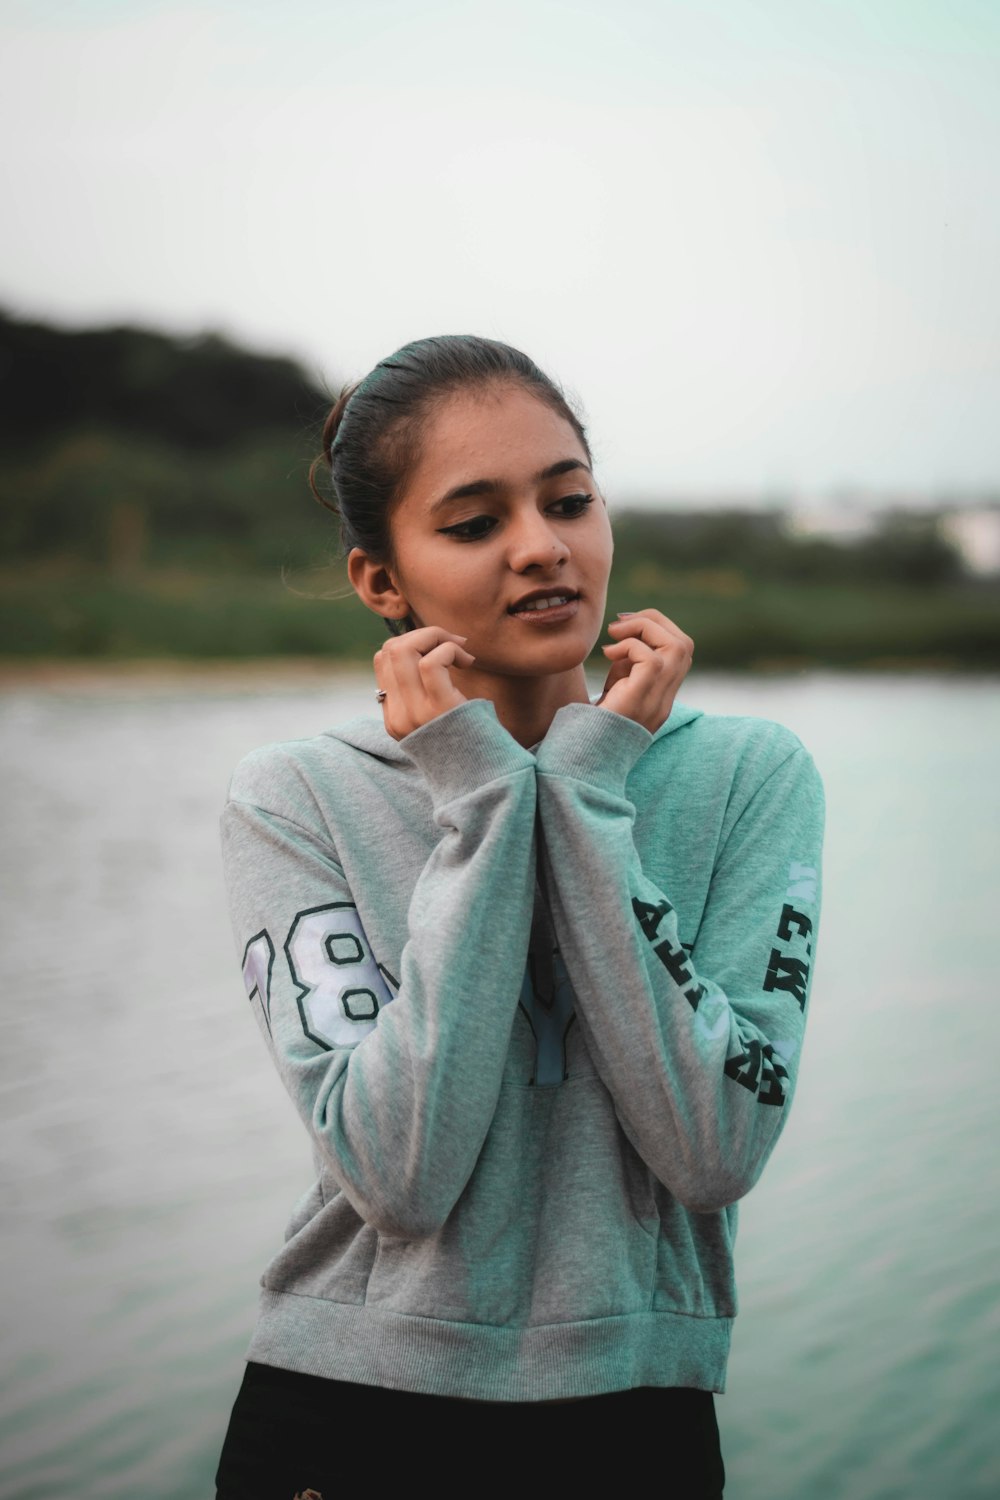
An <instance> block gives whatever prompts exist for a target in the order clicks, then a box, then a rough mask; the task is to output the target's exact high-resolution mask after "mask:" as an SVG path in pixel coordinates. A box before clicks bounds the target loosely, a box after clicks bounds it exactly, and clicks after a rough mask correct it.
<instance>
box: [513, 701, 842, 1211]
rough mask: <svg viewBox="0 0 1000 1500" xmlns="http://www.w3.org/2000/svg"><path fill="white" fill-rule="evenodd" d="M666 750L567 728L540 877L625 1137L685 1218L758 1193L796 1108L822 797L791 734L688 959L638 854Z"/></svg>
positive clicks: (730, 839) (543, 762)
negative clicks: (630, 780)
mask: <svg viewBox="0 0 1000 1500" xmlns="http://www.w3.org/2000/svg"><path fill="white" fill-rule="evenodd" d="M652 739H653V737H652V735H650V734H649V733H648V731H647V730H645V729H643V728H642V726H641V725H638V724H635V723H633V722H632V721H631V720H628V719H625V718H624V717H623V716H621V715H619V714H614V713H612V712H611V711H610V710H608V709H600V708H597V707H592V706H588V705H584V704H574V705H571V706H570V707H568V708H563V709H561V710H560V712H559V713H558V714H557V715H556V719H555V720H554V722H553V726H552V728H551V729H550V731H549V734H548V735H547V737H546V739H545V740H544V742H543V744H542V747H541V749H540V751H539V754H538V808H539V818H540V824H541V843H542V861H543V866H544V870H545V877H546V885H547V889H548V895H549V901H550V905H551V909H552V917H553V922H554V925H555V929H556V934H557V937H558V940H559V944H560V947H561V948H562V950H563V958H564V961H565V964H566V968H567V971H568V973H569V976H570V978H571V980H572V982H573V985H574V988H575V990H576V996H577V1014H578V1018H579V1021H580V1024H581V1026H582V1028H583V1033H584V1036H585V1039H586V1041H587V1044H588V1046H589V1048H590V1050H591V1053H592V1055H593V1057H594V1062H595V1066H596V1067H597V1070H598V1072H599V1074H600V1075H601V1077H602V1079H603V1081H604V1083H605V1085H606V1086H607V1088H608V1090H609V1092H610V1093H611V1095H612V1097H613V1099H614V1101H615V1108H616V1111H617V1114H618V1118H619V1120H620V1121H621V1124H622V1127H623V1129H624V1130H625V1132H626V1134H627V1135H628V1137H629V1139H630V1140H631V1141H632V1143H633V1145H634V1146H635V1147H636V1150H637V1151H638V1152H639V1154H640V1155H641V1156H642V1157H643V1159H644V1160H645V1162H646V1163H647V1165H648V1166H649V1167H650V1169H651V1170H652V1171H653V1172H654V1173H655V1175H656V1176H657V1177H658V1178H659V1179H660V1180H661V1181H662V1182H663V1183H664V1184H665V1185H666V1187H667V1188H669V1189H670V1191H671V1192H672V1193H673V1194H674V1196H675V1197H676V1198H677V1199H678V1200H679V1201H680V1202H681V1203H683V1204H684V1205H685V1206H686V1207H687V1208H690V1209H694V1210H703V1211H708V1210H712V1209H717V1208H721V1207H723V1206H725V1205H726V1204H729V1203H732V1202H735V1200H736V1199H738V1198H740V1197H742V1196H743V1195H744V1194H745V1193H747V1192H748V1191H749V1190H750V1188H751V1187H752V1186H753V1185H754V1183H755V1182H756V1180H757V1178H758V1177H759V1175H760V1172H761V1170H762V1169H763V1166H764V1164H765V1162H766V1160H767V1158H768V1156H769V1155H770V1152H771V1150H772V1148H773V1147H774V1144H775V1142H776V1141H777V1138H778V1135H779V1133H780V1131H781V1127H782V1124H783V1122H784V1118H785V1116H786V1114H787V1109H788V1105H789V1103H790V1101H791V1096H792V1091H793V1088H794V1083H795V1076H796V1072H797V1065H798V1058H799V1050H800V1047H801V1043H802V1034H803V1027H804V1023H805V1010H806V1002H807V998H808V991H809V980H810V970H811V967H812V962H813V957H814V953H815V943H816V925H817V919H818V914H819V868H820V854H821V844H822V829H823V791H822V785H821V782H820V780H819V776H818V774H817V772H816V768H815V766H814V765H813V762H812V759H811V758H810V756H809V754H808V752H807V751H806V750H805V749H804V748H803V747H802V746H801V744H800V743H799V741H798V740H797V739H796V738H795V736H794V735H792V734H791V733H790V732H789V731H787V730H779V731H777V734H776V736H775V738H774V741H773V743H772V745H771V747H770V751H769V756H768V761H767V764H766V765H765V767H764V769H763V771H762V772H760V773H759V774H758V775H757V777H756V784H755V785H753V786H752V787H750V788H747V789H745V790H744V791H743V793H742V799H743V800H742V806H741V807H740V808H739V809H738V811H737V813H736V816H735V818H734V819H733V820H731V821H730V823H729V825H728V833H727V834H726V835H725V837H724V840H723V842H722V844H721V847H720V848H719V849H718V850H717V853H716V858H715V864H714V871H713V874H712V878H711V884H710V887H709V892H708V898H707V902H706V905H705V910H704V914H703V917H702V920H701V924H700V926H699V928H698V933H697V937H696V939H695V942H694V944H693V947H692V949H691V951H690V953H688V952H687V951H686V950H685V948H684V947H683V946H682V944H681V941H680V933H679V928H678V918H677V913H676V912H675V910H674V907H673V905H672V903H671V901H670V893H669V892H668V891H662V890H660V889H658V888H657V886H656V885H655V884H654V883H653V882H652V881H651V880H650V879H648V878H647V876H646V875H645V874H644V872H643V869H642V865H641V863H640V860H639V856H638V853H637V851H636V848H635V844H634V841H633V837H632V828H633V823H634V819H635V808H634V806H633V804H632V803H631V802H630V801H629V799H628V797H627V795H626V792H625V781H626V777H627V776H628V773H629V771H630V770H631V768H632V766H633V765H634V764H635V762H636V761H637V760H638V758H639V756H640V755H641V754H642V753H643V751H644V750H646V749H647V748H648V747H649V745H650V744H651V743H652ZM706 774H711V772H710V769H708V768H706Z"/></svg>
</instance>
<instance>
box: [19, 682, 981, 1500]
mask: <svg viewBox="0 0 1000 1500" xmlns="http://www.w3.org/2000/svg"><path fill="white" fill-rule="evenodd" d="M371 692H372V683H371V679H370V676H369V675H368V674H361V675H352V676H344V675H338V676H334V675H333V674H331V675H330V676H329V677H324V676H320V675H316V676H314V677H310V678H308V679H303V678H299V677H294V676H290V677H288V678H284V677H283V676H282V674H281V672H280V669H276V670H275V671H274V672H273V673H271V674H270V675H269V676H268V677H266V678H264V679H259V680H255V679H252V678H247V677H243V676H236V675H234V676H231V677H230V676H227V675H225V674H222V675H219V676H205V675H201V674H196V675H193V676H191V677H186V676H185V675H183V674H178V675H175V676H166V677H162V678H155V677H154V678H149V679H146V678H142V677H126V678H124V679H116V678H115V677H114V676H113V675H106V676H102V675H97V676H94V677H92V678H89V679H87V680H83V681H75V680H74V679H72V678H70V679H67V680H66V681H64V682H61V683H60V682H59V681H52V682H49V683H34V684H33V683H31V682H30V681H24V682H21V683H12V684H8V685H7V686H6V687H5V688H4V689H2V691H0V772H2V787H3V796H4V802H5V804H6V806H5V813H4V826H5V832H4V839H3V845H2V849H0V869H2V876H3V884H4V895H3V924H4V929H5V945H4V961H3V972H4V974H5V976H6V979H7V987H6V994H5V997H4V1002H3V1036H4V1047H3V1052H2V1062H0V1122H2V1129H0V1158H2V1167H3V1177H4V1189H3V1193H4V1197H3V1202H4V1215H3V1229H2V1240H0V1246H2V1256H3V1289H4V1297H3V1308H2V1314H0V1339H2V1349H3V1365H2V1382H0V1496H2V1497H11V1500H13V1497H16V1500H43V1497H44V1500H50V1497H63V1496H73V1497H74V1500H86V1497H94V1500H113V1497H116V1496H121V1497H126V1496H127V1497H132V1496H135V1495H140V1494H141V1495H143V1496H149V1497H151V1500H153V1497H156V1500H202V1497H208V1496H211V1495H212V1494H213V1493H214V1488H213V1484H212V1476H213V1474H214V1469H215V1463H216V1460H217V1456H218V1451H219V1447H220V1444H221V1441H222V1436H223V1432H224V1430H225V1425H226V1421H227V1420H228V1414H229V1408H230V1405H231V1403H232V1399H233V1397H234V1395H235V1393H236V1389H237V1387H238V1384H239V1381H240V1378H241V1375H242V1360H243V1356H244V1352H245V1347H246V1343H247V1340H248V1337H249V1333H250V1329H251V1326H252V1323H253V1319H254V1314H255V1307H256V1298H257V1289H258V1285H257V1284H258V1277H259V1275H260V1272H261V1270H262V1268H263V1266H264V1264H265V1263H266V1261H267V1260H268V1259H269V1258H270V1256H271V1254H272V1253H273V1251H274V1250H275V1249H276V1248H277V1246H278V1244H279V1243H280V1241H281V1236H282V1233H283V1229H284V1224H285V1220H286V1217H287V1213H288V1210H289V1208H290V1206H291V1204H292V1203H293V1202H294V1200H295V1199H296V1198H297V1197H298V1196H299V1194H300V1192H301V1191H302V1190H303V1188H304V1187H305V1186H306V1185H307V1183H308V1180H309V1149H308V1142H307V1140H306V1138H305V1135H304V1132H303V1130H302V1127H301V1125H300V1123H299V1121H298V1119H297V1117H296V1116H295V1114H294V1111H293V1109H292V1106H291V1104H290V1103H289V1102H288V1100H287V1099H286V1098H285V1095H284V1093H283V1091H282V1088H281V1085H280V1084H279V1082H278V1080H277V1077H276V1075H274V1074H273V1072H272V1070H271V1065H270V1063H269V1061H268V1059H267V1056H266V1054H265V1050H264V1047H263V1045H262V1043H261V1039H260V1036H259V1033H258V1031H257V1027H256V1024H255V1023H254V1021H253V1019H252V1017H251V1015H250V1013H249V1010H248V1007H247V1004H246V997H245V993H244V990H243V985H242V980H241V976H240V972H239V967H238V964H237V960H236V954H235V951H234V947H233V940H232V936H231V932H230V927H229V919H228V914H227V911H226V906H225V900H224V895H223V890H222V882H221V873H220V864H219V855H218V839H217V819H218V812H219V808H220V806H221V803H222V800H223V798H224V795H225V790H226V784H227V779H228V775H229V772H230V770H231V769H232V766H233V765H234V764H235V762H236V760H238V759H239V757H240V756H241V755H242V754H243V753H244V751H246V750H248V749H250V748H252V747H253V746H255V745H257V744H261V743H263V742H265V741H268V740H274V739H289V738H295V737H299V736H303V735H309V734H313V733H315V732H317V731H318V730H320V729H322V728H324V727H326V726H327V725H329V724H330V723H333V722H336V721H337V720H339V719H343V718H346V717H349V716H351V715H353V714H355V713H357V712H369V711H373V710H374V704H373V702H372V697H371ZM683 697H684V700H685V701H686V702H688V703H692V704H697V705H698V706H700V707H703V708H705V709H706V710H708V711H712V712H723V713H750V714H759V715H762V716H764V717H767V718H775V719H778V720H780V721H781V722H783V723H785V724H788V725H789V726H790V727H791V728H793V729H794V730H795V731H796V732H797V733H798V734H800V735H801V737H802V739H803V740H804V741H805V742H806V744H807V745H808V746H809V748H810V749H811V750H812V751H813V754H814V756H815V758H816V761H817V763H818V765H819V767H820V770H821V772H822V773H823V776H824V779H825V782H826V786H827V794H828V804H829V831H828V842H827V858H826V870H825V875H826V878H825V909H824V915H823V923H822V927H821V931H820V938H819V949H818V964H817V971H816V981H815V987H814V991H813V997H812V1001H811V1008H810V1021H809V1026H808V1028H807V1034H806V1043H805V1049H804V1055H803V1062H802V1068H801V1073H800V1078H799V1086H798V1093H797V1097H796V1101H795V1105H794V1107H793V1110H792V1113H791V1117H790V1119H789V1123H788V1126H787V1129H786V1131H785V1134H784V1137H783V1139H782V1141H781V1143H780V1144H779V1146H778V1148H777V1150H776V1152H775V1155H774V1157H773V1158H772V1160H771V1162H770V1163H769V1165H768V1168H767V1170H766V1172H765V1174H764V1178H763V1180H762V1182H761V1183H760V1185H759V1186H758V1187H757V1188H756V1189H755V1190H754V1191H753V1193H752V1194H750V1196H749V1197H748V1198H747V1199H746V1200H745V1202H744V1204H743V1207H742V1211H741V1225H740V1235H739V1240H738V1244H737V1275H738V1282H739V1286H740V1291H741V1314H740V1317H739V1318H738V1320H737V1324H736V1332H735V1337H734V1345H733V1354H732V1359H731V1362H730V1370H729V1390H728V1392H727V1394H726V1395H725V1396H723V1397H720V1398H718V1401H717V1409H718V1412H719V1421H720V1427H721V1431H722V1438H723V1451H724V1456H725V1459H726V1466H727V1472H728V1482H727V1487H726V1493H727V1496H732V1497H733V1500H813V1497H820V1500H903V1497H905V1500H974V1497H984V1500H985V1497H990V1500H993V1497H995V1496H996V1495H997V1494H1000V1430H998V1427H997V1421H996V1412H997V1409H998V1405H1000V1361H998V1358H997V1354H996V1349H997V1342H996V1341H997V1338H998V1335H1000V1279H998V1274H997V1258H998V1245H1000V1215H998V1211H997V1207H996V1175H997V1174H996V1166H995V1161H996V1158H995V1155H994V1152H995V1146H994V1139H993V1137H994V1131H995V1129H996V1108H995V1099H996V1093H997V1088H996V1083H995V1073H996V1060H997V1057H998V1056H1000V1019H998V1014H1000V1011H998V985H997V981H996V978H995V971H996V963H995V951H996V950H995V948H994V943H995V941H996V933H997V912H998V910H1000V873H998V863H997V850H998V832H1000V774H998V772H1000V692H998V689H997V684H996V681H995V680H993V679H983V680H978V679H969V678H931V677H926V678H924V677H919V678H918V677H884V676H880V677H854V676H848V675H836V674H816V675H809V676H801V677H794V678H764V679H755V678H723V677H710V676H705V677H700V676H697V675H695V677H693V678H692V680H691V681H690V682H689V683H688V684H687V686H686V691H685V693H684V695H683Z"/></svg>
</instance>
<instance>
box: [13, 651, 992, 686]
mask: <svg viewBox="0 0 1000 1500" xmlns="http://www.w3.org/2000/svg"><path fill="white" fill-rule="evenodd" d="M601 670H602V666H601V662H600V661H599V660H598V659H597V658H595V659H594V670H593V672H592V674H591V675H592V676H593V677H594V678H595V679H598V680H599V679H600V675H601ZM877 674H884V675H887V676H900V677H915V676H920V675H921V674H926V675H933V676H963V677H996V676H997V672H996V671H995V670H991V669H989V668H984V667H981V666H967V665H964V664H963V663H962V662H960V661H957V660H953V659H950V658H946V657H873V658H872V659H871V660H870V661H868V662H859V663H857V664H855V665H852V666H831V665H827V664H824V663H822V662H807V661H798V660H795V659H788V660H783V661H779V660H774V661H762V662H759V663H758V664H757V665H756V666H754V667H705V666H698V667H696V668H695V673H694V675H695V677H696V678H697V677H698V676H711V677H719V676H724V677H811V676H820V675H821V676H824V677H830V676H836V677H857V676H866V677H867V676H873V675H877ZM352 679H353V680H354V681H355V682H356V683H357V685H358V686H359V687H361V688H363V687H364V686H365V685H366V684H367V683H369V682H370V681H371V680H372V673H371V668H370V667H369V666H368V665H367V663H365V662H361V661H357V662H345V661H344V660H343V659H342V658H340V659H336V658H332V659H330V660H328V661H323V660H319V659H317V658H316V657H313V656H291V657H266V656H265V657H253V658H239V657H234V658H227V657H218V658H208V659H203V658H192V657H182V656H178V657H148V658H141V657H136V658H123V659H119V660H112V659H109V658H103V659H100V658H90V659H87V660H81V659H79V658H72V657H62V658H60V657H53V658H42V657H0V692H8V691H12V690H16V689H18V688H23V687H31V688H36V689H41V690H42V691H46V690H49V691H52V692H60V691H63V690H65V689H70V690H72V691H73V692H80V693H84V694H86V693H88V692H95V693H106V692H109V691H110V692H114V691H116V690H117V691H122V692H130V691H133V690H134V689H135V688H137V687H142V688H145V689H148V690H151V691H154V692H155V691H157V690H163V691H170V690H171V689H174V688H176V687H178V686H183V687H184V688H186V689H190V690H194V691H204V692H213V691H218V689H219V688H228V689H242V690H250V691H261V690H263V691H267V692H281V691H283V690H287V691H290V692H294V691H299V690H301V689H302V688H308V687H316V688H322V687H323V686H324V685H328V686H329V687H330V689H331V691H332V690H334V689H338V688H342V687H343V684H344V682H345V680H348V681H349V680H352Z"/></svg>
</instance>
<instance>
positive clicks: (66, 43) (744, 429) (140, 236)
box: [0, 0, 1000, 498]
mask: <svg viewBox="0 0 1000 1500" xmlns="http://www.w3.org/2000/svg"><path fill="white" fill-rule="evenodd" d="M0 125H2V131H3V140H4V143H5V148H4V153H3V156H4V160H3V165H2V172H3V178H2V190H3V200H4V203H5V206H6V213H5V216H4V217H5V220H6V224H5V228H4V232H3V238H2V242H0V243H2V248H0V300H2V301H3V302H4V303H6V305H7V306H8V307H9V308H12V309H13V310H14V311H16V312H19V313H23V314H26V315H33V316H44V317H46V318H55V319H59V320H60V321H65V322H70V323H73V324H85V323H95V322H104V321H107V320H109V319H114V320H118V321H121V320H132V321H136V322H141V323H144V324H151V325H155V326H160V327H164V328H168V329H173V330H183V331H194V330H197V329H201V328H206V327H207V328H214V329H220V330H223V331H225V332H227V333H228V334H230V335H231V336H232V337H234V338H237V339H239V340H241V341H244V342H246V343H248V344H249V345H251V346H252V347H257V348H262V349H267V350H286V351H288V352H290V353H292V354H294V355H296V356H297V357H299V358H301V359H302V360H303V361H304V362H305V363H306V365H307V366H308V367H309V368H310V369H311V370H312V371H314V372H319V373H322V374H323V375H324V376H325V377H326V378H327V379H329V380H331V381H338V380H339V379H341V378H345V377H355V376H357V375H360V374H363V373H364V372H365V371H366V370H367V369H369V368H370V366H371V365H372V364H373V363H374V362H375V361H376V360H378V359H379V358H380V357H381V356H383V355H384V354H387V353H388V352H390V351H391V350H392V349H394V348H396V347H398V345H399V344H401V343H403V342H405V341H406V340H407V339H410V338H413V337H417V336H420V335H423V334H428V333H442V332H470V331H471V332H481V333H486V334H488V335H490V336H492V337H497V338H502V339H505V340H507V341H508V342H510V343H514V344H517V345H519V346H521V347H522V348H525V349H526V350H527V351H528V352H529V353H530V354H532V355H533V356H534V357H535V358H536V359H537V360H539V362H540V363H542V364H544V365H545V366H546V367H547V368H549V369H550V370H551V371H552V373H554V374H555V375H556V376H557V377H558V378H560V379H561V380H562V381H563V382H564V383H565V384H566V385H567V386H568V387H570V388H571V389H572V390H574V391H575V392H577V393H578V395H579V397H580V398H581V400H582V402H583V405H584V407H585V409H586V413H587V416H588V418H589V422H590V427H591V431H592V434H593V437H594V441H595V446H596V451H597V457H598V460H599V465H600V472H601V477H602V479H603V481H604V483H605V488H606V489H607V490H608V492H609V493H611V494H612V495H615V494H616V495H618V496H619V497H621V498H624V497H636V496H641V495H644V494H649V495H651V494H655V493H663V492H667V493H682V492H686V493H689V494H690V493H695V494H702V495H708V494H710V493H712V492H719V491H724V492H730V491H733V492H740V493H741V494H743V495H744V496H747V497H750V498H753V497H761V496H769V495H774V494H780V493H787V492H790V491H793V490H796V491H802V490H806V491H814V492H815V491H829V490H831V489H834V488H836V487H838V486H844V485H852V484H855V485H861V486H874V487H876V488H882V489H893V488H896V489H898V488H902V489H917V490H923V491H932V490H935V489H938V488H940V487H942V486H946V485H953V486H964V487H967V488H968V487H994V488H996V487H1000V191H998V180H997V178H998V164H1000V4H998V3H997V0H861V3H856V0H572V3H570V0H565V3H563V0H508V3H505V4H502V5H501V4H493V3H477V0H465V3H459V0H455V3H446V0H406V3H404V0H351V3H350V4H347V3H342V0H325V3H322V4H316V3H310V0H281V3H278V0H272V3H267V4H265V3H259V0H232V3H230V0H192V3H190V4H187V5H183V4H178V3H175V0H162V3H158V0H103V3H102V0H78V3H68V0H67V3H57V0H0ZM53 397H54V399H58V393H57V392H53Z"/></svg>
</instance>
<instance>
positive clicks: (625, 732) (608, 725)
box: [538, 703, 653, 793]
mask: <svg viewBox="0 0 1000 1500" xmlns="http://www.w3.org/2000/svg"><path fill="white" fill-rule="evenodd" d="M652 743H653V736H652V735H651V734H650V732H649V730H648V729H643V727H642V725H641V724H637V723H636V722H635V720H634V719H626V718H625V716H624V715H623V714H616V713H614V712H613V711H612V710H611V709H610V708H598V707H597V706H596V705H595V704H592V703H567V704H566V706H565V707H564V708H561V709H560V710H559V712H558V713H557V714H556V716H555V718H554V719H553V720H552V725H551V727H550V729H549V732H548V734H547V735H546V736H545V738H544V740H543V741H542V743H541V745H540V747H539V750H538V770H539V774H541V775H546V776H572V777H574V778H575V779H576V780H577V781H586V782H589V783H590V785H591V786H598V787H602V788H603V789H604V790H605V791H608V792H617V793H621V792H623V791H624V789H625V778H626V777H627V776H628V773H629V772H630V771H631V769H632V767H633V766H634V765H635V763H636V761H637V760H638V759H639V757H640V755H642V753H643V751H645V750H647V749H648V748H649V746H650V745H651V744H652Z"/></svg>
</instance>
